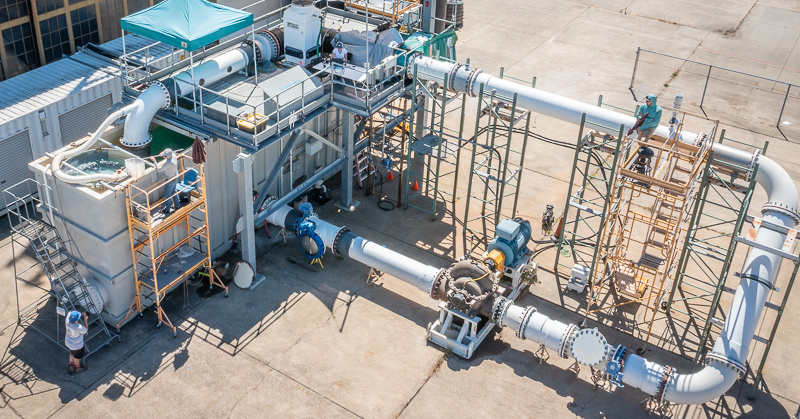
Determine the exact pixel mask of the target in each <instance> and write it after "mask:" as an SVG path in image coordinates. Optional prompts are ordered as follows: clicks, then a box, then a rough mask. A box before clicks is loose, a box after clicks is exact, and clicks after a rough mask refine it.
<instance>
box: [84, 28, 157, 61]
mask: <svg viewBox="0 0 800 419" xmlns="http://www.w3.org/2000/svg"><path fill="white" fill-rule="evenodd" d="M154 44H155V45H154ZM148 46H150V49H149V50H148V51H149V52H150V57H149V61H153V60H158V59H160V58H163V57H167V56H169V55H170V54H172V47H171V46H169V45H167V44H165V43H162V42H158V41H154V40H152V39H150V38H148V37H145V36H141V35H137V34H128V35H125V51H127V52H128V54H131V53H132V52H134V51H139V50H142V51H139V52H138V53H136V54H132V58H134V59H136V60H138V61H140V62H144V61H145V53H146V52H147V51H145V50H143V48H145V47H148ZM99 47H100V48H101V49H102V50H104V51H106V52H108V53H109V54H111V55H114V56H115V57H121V56H122V37H120V38H117V39H114V40H111V41H108V42H106V43H105V44H101V45H99Z"/></svg>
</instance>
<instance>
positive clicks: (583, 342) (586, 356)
mask: <svg viewBox="0 0 800 419" xmlns="http://www.w3.org/2000/svg"><path fill="white" fill-rule="evenodd" d="M609 349H610V346H609V345H608V341H606V337H605V336H603V334H602V333H600V331H599V330H597V328H594V329H581V330H579V331H578V333H575V335H574V336H573V337H572V339H570V340H569V351H570V353H571V354H572V357H573V358H575V360H576V361H578V362H579V363H581V364H583V365H588V366H590V367H593V366H595V365H597V364H599V363H600V362H602V361H604V360H606V359H607V358H608V354H609Z"/></svg>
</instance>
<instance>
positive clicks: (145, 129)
mask: <svg viewBox="0 0 800 419" xmlns="http://www.w3.org/2000/svg"><path fill="white" fill-rule="evenodd" d="M169 97H170V96H169V91H167V88H166V87H164V85H163V84H161V83H159V82H155V83H153V84H152V85H150V87H148V88H147V89H145V91H144V92H142V93H141V94H140V95H139V97H137V98H136V100H134V101H133V104H132V105H131V106H132V107H133V109H132V110H131V112H130V114H129V115H128V117H127V118H125V130H124V134H123V137H122V138H121V139H120V143H122V145H124V146H126V147H143V146H145V145H147V144H148V143H150V121H152V120H153V116H155V114H156V112H158V110H159V109H161V108H166V107H167V106H169V102H170V99H169Z"/></svg>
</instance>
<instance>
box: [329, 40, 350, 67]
mask: <svg viewBox="0 0 800 419" xmlns="http://www.w3.org/2000/svg"><path fill="white" fill-rule="evenodd" d="M331 58H332V59H334V60H342V63H343V64H347V48H345V47H344V44H342V43H341V42H337V43H336V48H334V50H333V52H332V53H331Z"/></svg>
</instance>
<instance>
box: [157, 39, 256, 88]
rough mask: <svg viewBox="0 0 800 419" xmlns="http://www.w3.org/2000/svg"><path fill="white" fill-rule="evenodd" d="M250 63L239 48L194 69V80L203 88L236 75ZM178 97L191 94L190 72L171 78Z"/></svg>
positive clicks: (245, 54)
mask: <svg viewBox="0 0 800 419" xmlns="http://www.w3.org/2000/svg"><path fill="white" fill-rule="evenodd" d="M249 63H250V57H249V56H248V54H247V52H245V51H244V50H243V49H242V48H241V47H240V48H235V49H232V50H230V51H228V52H226V53H224V54H220V55H218V56H216V57H214V58H212V59H210V60H208V61H206V62H204V63H202V64H200V65H197V66H195V67H194V80H195V82H196V83H197V85H199V86H204V85H207V84H211V83H214V82H217V81H219V80H222V79H223V78H225V77H228V75H230V74H236V73H238V72H239V71H240V70H242V69H243V68H245V67H247V65H248V64H249ZM173 80H175V87H176V89H177V92H175V93H176V94H177V95H178V96H185V95H188V94H190V93H192V70H191V69H189V70H186V71H184V72H182V73H180V74H178V75H177V76H175V77H173Z"/></svg>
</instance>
